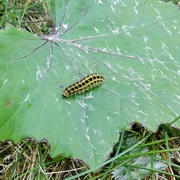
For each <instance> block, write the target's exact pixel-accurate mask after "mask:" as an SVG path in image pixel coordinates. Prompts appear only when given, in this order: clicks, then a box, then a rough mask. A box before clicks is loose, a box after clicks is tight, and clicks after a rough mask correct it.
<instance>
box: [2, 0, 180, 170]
mask: <svg viewBox="0 0 180 180" xmlns="http://www.w3.org/2000/svg"><path fill="white" fill-rule="evenodd" d="M49 7H50V10H51V16H52V18H53V21H54V23H55V25H56V29H54V31H53V33H52V34H51V35H49V36H44V37H43V38H40V37H35V36H34V35H32V34H29V33H28V32H26V31H25V30H17V29H15V28H14V27H12V26H10V25H8V26H7V28H6V29H5V30H1V32H0V53H1V58H0V77H1V78H0V87H1V91H0V107H1V109H0V140H1V141H4V140H12V141H14V142H15V143H17V142H19V141H20V140H21V139H22V138H26V137H32V138H35V139H36V140H38V141H40V140H42V139H46V140H47V141H48V142H49V144H50V145H51V150H50V153H51V155H52V156H53V157H55V156H57V155H58V154H60V153H63V154H64V155H65V156H72V157H74V158H80V159H82V160H84V161H85V162H86V163H87V164H88V165H89V166H90V167H95V166H97V165H99V164H101V163H102V162H103V161H104V160H105V159H106V158H107V157H108V154H109V153H110V151H111V150H112V146H113V144H114V143H115V142H117V140H118V130H121V129H124V128H129V127H130V124H131V123H133V122H139V123H141V124H142V125H144V126H146V127H147V128H148V129H150V130H151V131H156V130H157V128H158V125H159V124H161V123H170V122H172V121H173V120H174V119H175V118H176V117H177V116H178V115H179V114H180V108H179V105H180V77H179V76H180V63H179V61H180V59H179V49H180V43H179V42H180V35H179V29H180V19H179V17H180V11H179V10H178V9H177V8H176V7H175V6H173V5H172V4H166V3H159V2H156V1H154V0H153V1H147V0H137V1H130V0H124V1H99V2H93V1H82V0H76V1H61V3H59V1H54V3H51V2H50V4H49ZM57 29H58V31H55V30H57ZM91 73H99V74H101V75H103V76H104V77H105V82H104V84H103V85H102V86H100V87H98V88H95V89H92V90H91V91H89V92H88V93H85V94H83V95H78V96H75V97H71V98H69V99H63V98H62V92H63V89H64V88H65V87H67V86H68V85H70V84H72V83H74V82H76V81H77V80H79V79H81V78H82V77H84V76H86V75H88V74H91ZM173 126H174V127H176V128H180V122H179V121H176V122H175V123H174V124H173Z"/></svg>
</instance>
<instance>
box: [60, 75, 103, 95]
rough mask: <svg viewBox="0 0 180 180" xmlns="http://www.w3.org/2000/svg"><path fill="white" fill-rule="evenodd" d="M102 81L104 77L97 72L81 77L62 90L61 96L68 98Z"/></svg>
mask: <svg viewBox="0 0 180 180" xmlns="http://www.w3.org/2000/svg"><path fill="white" fill-rule="evenodd" d="M103 81H104V77H103V76H101V75H99V74H91V75H88V76H86V77H85V78H83V79H81V80H80V81H78V82H76V83H74V84H72V85H70V86H69V87H67V88H66V89H65V90H64V92H63V94H62V96H63V97H64V98H68V97H71V96H73V95H76V94H81V93H84V92H85V91H88V90H89V89H91V88H93V87H96V86H98V85H100V84H102V83H103Z"/></svg>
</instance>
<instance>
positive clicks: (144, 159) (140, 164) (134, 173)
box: [112, 137, 167, 180]
mask: <svg viewBox="0 0 180 180" xmlns="http://www.w3.org/2000/svg"><path fill="white" fill-rule="evenodd" d="M135 143H137V140H136V137H129V138H127V139H125V140H124V141H123V143H122V146H121V148H122V149H127V148H129V147H131V146H132V145H133V144H135ZM146 152H149V150H148V149H147V148H146V147H136V148H134V149H133V150H132V151H130V152H129V153H128V154H127V155H126V156H127V157H128V155H129V158H127V159H126V160H124V159H123V160H121V161H119V162H118V161H116V162H115V163H116V164H117V163H118V164H122V165H119V166H117V167H116V168H115V169H114V170H113V172H112V175H113V177H114V178H115V179H123V180H128V179H145V178H146V177H147V176H149V175H150V174H151V173H152V171H158V170H164V169H165V168H166V167H167V164H166V163H164V162H163V161H162V160H161V159H160V157H158V155H153V154H152V155H146V156H141V154H146ZM135 154H139V157H134V158H133V156H135Z"/></svg>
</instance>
